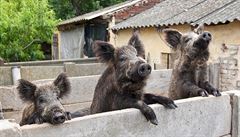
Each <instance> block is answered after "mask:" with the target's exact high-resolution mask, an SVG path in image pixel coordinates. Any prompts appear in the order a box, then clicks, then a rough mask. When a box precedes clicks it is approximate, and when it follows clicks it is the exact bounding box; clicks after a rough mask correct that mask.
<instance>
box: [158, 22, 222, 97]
mask: <svg viewBox="0 0 240 137" xmlns="http://www.w3.org/2000/svg"><path fill="white" fill-rule="evenodd" d="M163 32H164V34H165V40H166V42H168V44H169V45H170V47H172V48H173V49H174V50H175V51H176V60H175V61H174V66H173V72H172V77H171V83H170V86H169V97H170V98H172V99H183V98H188V97H194V96H208V94H212V95H214V96H220V95H221V94H220V92H219V90H218V89H216V88H214V87H213V86H212V85H211V84H210V83H209V82H208V81H207V80H208V79H207V61H208V58H209V48H208V46H209V42H210V41H211V39H212V37H211V33H209V32H203V27H202V26H200V27H198V28H197V29H195V31H194V32H188V33H186V34H182V33H180V32H179V31H177V30H175V29H166V30H164V31H163Z"/></svg>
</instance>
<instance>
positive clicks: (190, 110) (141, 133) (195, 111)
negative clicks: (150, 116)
mask: <svg viewBox="0 0 240 137" xmlns="http://www.w3.org/2000/svg"><path fill="white" fill-rule="evenodd" d="M238 92H239V91H238ZM231 96H232V97H230V95H228V94H225V93H224V94H223V95H222V96H221V97H213V96H210V97H195V98H189V99H183V100H177V101H176V104H177V105H178V108H177V109H175V110H171V109H166V108H164V107H163V106H162V105H159V104H154V105H150V107H151V108H153V110H154V112H155V114H156V116H157V119H158V121H159V124H158V125H153V124H151V123H150V122H149V121H147V120H146V118H145V117H144V116H143V115H142V113H141V112H140V111H139V110H137V109H133V108H131V109H123V110H118V111H112V112H106V113H100V114H95V115H89V116H85V117H80V118H75V119H72V120H70V121H66V122H65V123H63V124H61V125H57V126H53V125H50V124H41V125H26V126H22V127H19V125H18V124H16V123H12V122H9V121H7V120H5V121H0V136H1V137H9V136H11V137H42V136H44V137H66V136H69V137H159V136H162V137H180V136H181V137H193V136H195V137H231V133H232V132H236V130H237V129H236V128H231V125H232V123H233V121H236V119H233V117H232V111H234V110H233V109H237V110H236V111H238V108H239V103H238V102H235V104H236V107H233V108H232V107H231V104H230V102H231V101H232V98H233V96H234V94H233V95H231ZM237 106H238V107H237ZM237 117H239V114H237V115H236V117H234V118H237ZM235 124H237V126H239V125H238V124H239V123H238V121H237V123H236V122H235ZM237 136H239V135H238V134H235V135H234V136H232V137H237Z"/></svg>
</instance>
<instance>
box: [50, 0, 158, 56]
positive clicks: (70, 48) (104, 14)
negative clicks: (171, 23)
mask: <svg viewBox="0 0 240 137" xmlns="http://www.w3.org/2000/svg"><path fill="white" fill-rule="evenodd" d="M159 2H160V0H128V1H126V2H123V3H120V4H117V5H113V6H110V7H107V8H104V9H100V10H97V11H94V12H91V13H87V14H84V15H81V16H77V17H74V18H71V19H68V20H65V21H62V22H60V23H59V24H58V26H57V28H58V35H57V36H56V35H55V36H54V38H53V39H54V40H53V41H54V44H53V52H52V53H53V56H54V58H55V59H59V58H60V59H70V58H82V57H84V56H88V57H93V56H94V54H93V52H92V42H93V41H94V40H104V41H110V39H111V38H110V36H112V34H110V33H111V31H110V30H108V28H111V27H112V26H113V25H115V23H118V22H121V21H122V20H124V19H127V18H129V17H131V16H134V15H135V14H137V13H139V12H141V11H144V10H146V9H149V8H151V7H153V6H154V5H155V4H156V3H159Z"/></svg>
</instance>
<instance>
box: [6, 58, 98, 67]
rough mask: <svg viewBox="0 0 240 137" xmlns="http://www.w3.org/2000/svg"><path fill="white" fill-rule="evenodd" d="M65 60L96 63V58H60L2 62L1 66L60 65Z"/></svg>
mask: <svg viewBox="0 0 240 137" xmlns="http://www.w3.org/2000/svg"><path fill="white" fill-rule="evenodd" d="M66 62H74V63H76V64H86V63H97V62H98V61H97V58H77V59H60V60H44V61H27V62H10V63H4V65H3V66H62V65H63V64H64V63H66Z"/></svg>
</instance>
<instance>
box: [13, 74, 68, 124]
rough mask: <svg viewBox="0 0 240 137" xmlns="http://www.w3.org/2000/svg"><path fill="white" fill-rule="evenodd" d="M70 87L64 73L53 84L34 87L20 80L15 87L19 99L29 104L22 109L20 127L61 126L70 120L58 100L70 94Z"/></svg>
mask: <svg viewBox="0 0 240 137" xmlns="http://www.w3.org/2000/svg"><path fill="white" fill-rule="evenodd" d="M70 89H71V85H70V82H69V80H68V78H67V76H66V74H65V73H61V74H60V75H59V76H58V77H57V78H56V79H55V80H54V81H53V83H49V84H42V85H39V86H37V85H35V84H33V83H31V82H29V81H27V80H23V79H20V80H19V85H18V87H17V90H18V93H19V95H20V98H21V99H22V100H23V101H24V102H28V103H29V104H28V105H27V106H26V107H25V108H24V110H23V114H22V120H21V122H20V125H21V126H22V125H26V124H41V123H44V122H48V123H51V124H54V125H56V124H61V123H63V122H64V121H65V120H70V119H71V115H70V113H69V112H65V110H64V108H63V105H62V104H61V102H60V98H62V97H64V96H66V95H68V94H69V93H70Z"/></svg>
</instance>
